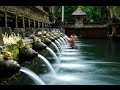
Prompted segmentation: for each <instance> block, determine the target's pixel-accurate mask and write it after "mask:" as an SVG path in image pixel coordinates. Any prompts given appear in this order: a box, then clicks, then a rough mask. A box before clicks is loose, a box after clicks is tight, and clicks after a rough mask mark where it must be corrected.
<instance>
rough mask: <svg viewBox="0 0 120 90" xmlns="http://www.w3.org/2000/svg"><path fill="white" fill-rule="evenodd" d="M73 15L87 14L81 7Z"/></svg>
mask: <svg viewBox="0 0 120 90" xmlns="http://www.w3.org/2000/svg"><path fill="white" fill-rule="evenodd" d="M72 15H73V16H78V15H86V13H85V12H84V11H82V10H80V9H77V10H76V11H74V12H73V13H72Z"/></svg>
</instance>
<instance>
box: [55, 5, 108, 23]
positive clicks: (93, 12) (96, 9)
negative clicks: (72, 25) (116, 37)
mask: <svg viewBox="0 0 120 90" xmlns="http://www.w3.org/2000/svg"><path fill="white" fill-rule="evenodd" d="M77 8H78V6H65V9H64V10H65V11H64V14H65V15H64V16H65V17H64V19H65V21H67V22H74V21H75V18H74V17H73V16H72V15H71V14H72V13H73V12H74V11H75V10H77ZM79 8H81V10H83V11H84V12H86V14H87V15H86V16H85V17H84V21H85V22H90V21H91V20H93V21H94V22H101V21H102V20H104V17H106V7H105V6H80V7H79ZM61 13H62V6H56V7H55V13H54V14H55V16H61Z"/></svg>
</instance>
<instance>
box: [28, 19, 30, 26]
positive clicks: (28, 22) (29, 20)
mask: <svg viewBox="0 0 120 90" xmlns="http://www.w3.org/2000/svg"><path fill="white" fill-rule="evenodd" d="M28 28H30V18H28Z"/></svg>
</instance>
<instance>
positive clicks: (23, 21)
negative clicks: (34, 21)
mask: <svg viewBox="0 0 120 90" xmlns="http://www.w3.org/2000/svg"><path fill="white" fill-rule="evenodd" d="M22 24H23V28H25V20H24V17H22Z"/></svg>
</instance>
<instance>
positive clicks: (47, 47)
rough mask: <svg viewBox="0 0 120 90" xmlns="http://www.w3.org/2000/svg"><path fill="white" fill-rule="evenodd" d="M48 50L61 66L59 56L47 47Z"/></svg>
mask: <svg viewBox="0 0 120 90" xmlns="http://www.w3.org/2000/svg"><path fill="white" fill-rule="evenodd" d="M46 49H47V50H48V51H49V52H50V53H51V54H52V55H53V56H54V57H55V60H56V62H57V63H59V64H60V60H59V58H58V57H57V55H56V54H55V53H54V51H53V50H52V49H51V48H49V47H47V48H46Z"/></svg>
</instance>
